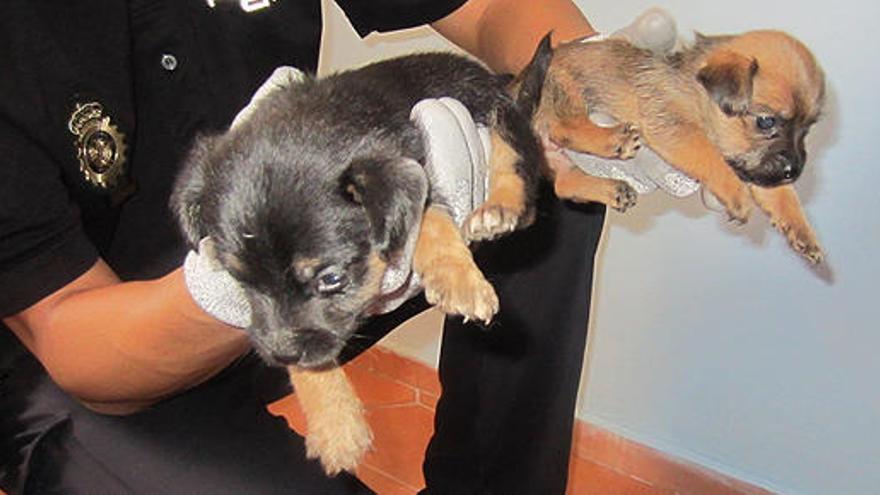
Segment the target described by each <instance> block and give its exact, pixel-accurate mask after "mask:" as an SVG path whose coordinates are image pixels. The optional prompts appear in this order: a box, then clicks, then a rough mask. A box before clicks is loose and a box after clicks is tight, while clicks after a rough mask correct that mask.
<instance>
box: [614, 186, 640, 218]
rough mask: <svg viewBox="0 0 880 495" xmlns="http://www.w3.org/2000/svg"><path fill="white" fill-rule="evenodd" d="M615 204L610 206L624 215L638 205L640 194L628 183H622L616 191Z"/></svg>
mask: <svg viewBox="0 0 880 495" xmlns="http://www.w3.org/2000/svg"><path fill="white" fill-rule="evenodd" d="M614 191H615V195H614V202H613V203H612V204H611V205H610V206H611V207H612V208H614V209H615V210H617V211H619V212H621V213H624V212H625V211H626V210H628V209H630V208H632V207H633V206H635V205H636V202H637V201H638V197H639V193H638V192H636V190H635V189H633V188H632V187H631V186H630V185H629V184H627V183H626V182H620V183H619V184H617V186H616V187H615V189H614Z"/></svg>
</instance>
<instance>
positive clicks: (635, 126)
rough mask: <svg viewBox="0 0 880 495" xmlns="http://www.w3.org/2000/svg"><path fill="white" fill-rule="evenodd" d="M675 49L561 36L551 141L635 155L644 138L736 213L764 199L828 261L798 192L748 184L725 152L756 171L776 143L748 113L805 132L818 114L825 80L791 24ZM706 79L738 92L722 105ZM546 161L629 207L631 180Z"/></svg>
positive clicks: (548, 101)
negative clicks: (598, 119)
mask: <svg viewBox="0 0 880 495" xmlns="http://www.w3.org/2000/svg"><path fill="white" fill-rule="evenodd" d="M672 57H673V58H670V59H665V58H662V57H658V56H655V55H653V54H651V53H650V52H648V51H646V50H640V49H637V48H635V47H633V46H631V45H629V44H628V43H626V42H625V41H623V40H615V39H611V40H606V41H602V42H597V43H578V42H573V43H568V44H563V45H560V46H559V47H558V48H557V49H556V51H555V52H554V54H553V60H552V63H551V65H550V69H549V71H548V75H547V79H546V81H545V84H544V91H543V93H542V97H541V104H540V106H539V108H538V111H537V114H536V117H535V125H536V129H537V131H538V133H539V134H540V135H541V136H542V137H543V138H544V139H545V143H546V144H548V145H549V147H550V148H552V147H554V146H561V147H565V148H569V149H573V150H575V151H579V152H584V153H591V154H594V155H597V156H601V157H606V158H619V159H626V158H629V157H631V156H633V155H634V152H632V151H633V149H638V142H639V141H642V142H644V143H645V144H646V145H647V146H649V147H650V148H651V149H653V150H654V151H655V152H656V153H657V154H658V155H660V157H662V158H663V159H664V160H665V161H667V162H668V163H669V164H670V165H672V166H674V167H676V168H678V169H679V170H681V171H683V172H684V173H685V174H687V175H688V176H690V177H692V178H694V179H696V180H698V181H700V182H701V183H702V184H703V185H704V187H706V188H707V189H708V190H709V191H710V192H712V193H713V194H714V195H715V196H716V197H717V198H718V199H719V200H720V201H721V203H722V204H723V205H724V206H725V208H726V209H727V211H728V213H729V215H730V217H731V218H732V219H735V220H738V221H741V222H744V221H746V220H747V219H748V217H749V215H750V213H751V210H752V206H753V205H754V204H755V203H757V204H759V205H760V206H761V208H762V210H764V211H765V212H767V213H768V214H769V215H770V216H771V219H772V220H773V223H774V225H776V226H777V228H779V229H780V231H782V232H783V233H784V234H785V235H786V236H787V237H788V239H789V241H790V243H791V245H792V246H793V247H794V248H795V249H796V250H797V251H798V252H799V253H801V254H803V255H804V256H805V257H806V258H807V259H808V260H810V261H811V262H814V263H816V262H819V261H821V260H822V254H821V248H819V246H818V243H817V242H816V239H815V234H814V233H813V231H812V229H811V228H810V226H809V224H808V223H807V221H806V219H805V216H804V214H803V211H802V210H801V207H800V203H799V201H798V199H797V195H796V193H795V192H794V190H793V189H792V188H790V187H788V186H785V187H783V188H781V189H784V190H781V191H777V190H776V189H780V188H774V189H764V190H760V189H762V188H760V187H756V186H754V185H752V184H749V185H747V184H746V183H745V182H743V181H742V180H741V179H740V178H739V177H738V176H737V174H736V173H735V172H734V170H733V169H732V168H731V166H730V165H729V164H728V161H727V160H726V158H725V157H728V156H736V157H738V158H741V166H742V167H743V168H744V169H746V170H754V169H755V168H756V167H758V166H759V165H760V164H761V158H762V157H763V156H764V154H765V153H769V152H770V149H769V147H770V144H769V141H768V140H767V139H766V138H764V136H760V135H757V134H756V132H755V130H754V129H753V128H752V127H750V126H749V122H750V121H749V120H748V118H754V117H753V114H752V113H750V112H753V111H756V112H759V111H767V112H770V111H772V113H773V114H774V115H779V116H782V117H783V118H785V119H794V120H795V121H796V123H797V125H802V126H803V127H804V129H806V128H808V127H809V125H811V124H812V123H813V122H814V121H815V120H816V118H817V116H818V113H819V111H820V107H821V104H822V101H823V96H824V77H823V74H822V71H821V69H820V68H819V66H818V64H817V63H816V61H815V59H814V58H813V56H812V54H810V52H809V50H808V49H807V48H806V47H804V46H803V45H802V44H801V43H800V42H798V41H797V40H795V39H794V38H792V37H791V36H789V35H787V34H785V33H782V32H778V31H753V32H749V33H744V34H742V35H738V36H723V37H714V38H713V37H701V38H700V41H699V42H698V43H697V44H696V45H695V46H694V47H692V48H690V49H687V50H685V51H684V52H682V53H680V54H677V55H674V56H672ZM705 80H709V81H722V82H727V81H731V82H733V83H735V84H731V85H730V86H729V87H730V88H735V89H734V90H732V91H730V94H729V95H726V97H725V98H724V100H723V105H722V104H721V103H720V102H716V100H714V99H713V97H712V95H710V94H709V91H707V89H706V88H704V87H703V85H701V83H700V81H705ZM592 112H598V113H605V114H608V115H611V116H613V117H614V118H615V119H616V120H617V121H618V122H620V124H619V125H617V126H614V127H610V128H605V127H599V126H597V125H595V124H594V123H593V122H592V121H591V120H590V118H589V114H590V113H592ZM804 132H806V131H805V130H804ZM634 135H635V136H634ZM548 163H549V164H550V168H551V170H550V171H549V173H550V176H551V179H553V180H554V181H555V186H556V191H557V195H559V196H560V197H563V198H567V199H573V200H576V201H602V202H604V203H607V204H609V205H611V206H614V207H619V206H620V205H619V201H617V200H616V198H619V197H620V195H619V194H615V193H614V191H615V190H617V189H619V188H620V187H622V186H621V183H620V182H619V181H613V180H594V178H578V177H576V175H577V174H578V173H580V172H579V171H578V170H577V169H575V168H574V166H573V164H572V163H571V162H570V160H567V159H554V160H548ZM626 187H628V186H626ZM750 190H751V192H750Z"/></svg>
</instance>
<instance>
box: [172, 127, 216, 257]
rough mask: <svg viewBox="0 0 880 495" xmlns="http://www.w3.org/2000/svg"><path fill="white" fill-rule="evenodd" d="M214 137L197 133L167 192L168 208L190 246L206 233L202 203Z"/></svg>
mask: <svg viewBox="0 0 880 495" xmlns="http://www.w3.org/2000/svg"><path fill="white" fill-rule="evenodd" d="M215 140H216V138H213V137H206V136H200V137H197V138H196V140H195V142H194V143H193V147H192V149H191V150H190V152H189V155H188V156H187V157H186V159H185V160H184V163H183V167H182V168H181V170H180V173H179V174H178V176H177V180H176V181H175V183H174V190H173V191H172V193H171V200H170V206H171V211H172V212H173V213H174V216H175V217H176V218H177V223H178V224H179V225H180V229H181V231H182V232H183V235H184V238H185V239H186V241H187V243H188V244H189V246H190V247H191V248H195V247H196V246H198V244H199V241H200V240H201V239H202V238H203V237H205V236H206V235H207V231H206V228H205V225H204V221H203V216H202V203H203V200H204V197H205V189H206V187H207V186H208V167H209V163H210V161H209V158H208V157H209V154H210V153H209V150H210V149H211V147H212V145H213V143H214V141H215Z"/></svg>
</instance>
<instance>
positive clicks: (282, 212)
mask: <svg viewBox="0 0 880 495" xmlns="http://www.w3.org/2000/svg"><path fill="white" fill-rule="evenodd" d="M541 80H542V79H541V78H540V77H539V78H538V79H536V81H538V83H540V81H541ZM507 82H508V79H507V78H504V77H500V76H496V75H494V74H492V73H490V72H489V71H488V70H486V69H485V68H484V67H483V66H481V65H479V64H477V63H476V62H473V61H471V60H468V59H466V58H464V57H460V56H456V55H452V54H443V53H434V54H419V55H412V56H407V57H402V58H397V59H392V60H389V61H384V62H380V63H376V64H372V65H368V66H366V67H363V68H361V69H358V70H353V71H349V72H344V73H340V74H337V75H332V76H329V77H326V78H322V79H309V80H307V81H305V82H298V83H295V84H290V85H289V86H288V87H284V88H281V89H279V90H276V91H274V92H272V93H271V94H270V95H269V96H267V97H266V98H265V99H264V100H262V101H260V102H259V105H258V106H257V107H256V108H255V109H254V110H253V112H252V114H251V117H250V118H249V119H248V120H247V121H246V122H245V123H244V124H242V125H241V126H236V127H234V128H232V129H231V130H230V131H228V132H226V133H224V134H222V135H219V136H215V137H208V138H203V139H201V140H199V141H198V143H197V144H196V146H195V148H194V151H193V152H192V154H191V156H190V158H189V160H188V161H187V163H186V164H185V167H184V170H183V172H182V174H181V176H180V178H179V180H178V182H177V184H176V189H175V192H174V195H173V198H172V207H173V209H174V210H175V212H176V213H177V216H178V218H179V220H180V223H181V225H182V227H183V231H184V233H185V235H186V237H187V238H188V240H189V242H190V243H191V244H192V245H193V246H196V245H197V243H198V242H199V240H200V239H202V238H205V237H210V239H211V240H212V242H213V246H214V251H215V254H216V257H217V259H218V260H219V262H220V264H221V265H222V266H223V267H224V268H225V269H226V270H228V271H229V273H230V274H232V276H233V277H234V278H235V279H237V280H238V281H239V282H240V284H241V286H242V287H243V288H244V290H245V292H246V293H247V297H248V300H249V303H250V306H251V313H252V316H251V326H250V327H249V328H248V329H247V330H248V332H249V334H250V336H251V337H252V340H253V342H254V346H255V347H256V349H257V350H258V351H259V352H260V354H261V355H262V356H263V357H264V358H265V360H266V361H267V362H268V363H270V364H273V365H285V366H288V367H289V369H290V371H291V378H292V380H293V382H294V386H295V388H296V391H297V396H298V397H299V401H300V403H301V405H302V406H303V409H304V410H305V413H306V417H307V421H308V428H309V432H308V438H307V446H308V448H309V454H310V456H312V457H320V458H321V460H322V462H323V464H324V467H325V469H326V470H327V471H328V472H329V473H334V472H337V471H339V470H341V469H353V468H354V467H355V465H356V463H357V461H358V459H359V458H360V456H361V455H362V454H363V452H364V449H366V448H367V447H368V446H369V443H370V438H371V437H370V432H369V428H368V427H367V426H366V423H365V422H364V421H363V418H362V411H361V406H360V402H359V401H358V400H357V397H356V396H355V395H354V393H353V392H352V390H351V387H350V385H349V384H348V382H347V380H346V379H345V376H344V374H343V372H342V371H341V370H340V369H338V368H335V367H334V364H335V361H334V360H335V358H336V357H337V354H338V353H339V351H340V350H341V349H342V347H343V345H344V343H345V342H346V340H347V339H348V338H349V337H350V336H351V335H352V334H353V333H354V332H355V331H356V330H357V329H358V327H359V325H361V324H362V323H363V322H364V320H365V318H366V317H368V316H370V315H371V314H372V312H373V309H374V308H375V306H376V304H377V302H378V301H379V300H380V299H381V298H382V297H384V294H383V290H384V289H383V288H382V287H381V285H382V279H383V275H384V274H385V273H386V271H387V270H388V269H389V268H390V267H391V266H393V265H395V264H399V263H401V262H405V263H409V259H408V258H407V256H406V255H405V253H403V251H404V250H405V248H406V244H407V242H408V240H409V239H410V238H411V236H413V235H415V233H418V238H417V242H416V244H415V248H414V253H413V255H412V267H413V269H414V271H415V273H417V274H418V275H419V276H420V277H421V283H422V285H423V286H424V288H425V292H426V296H427V298H428V300H429V302H431V303H433V304H436V305H437V306H438V307H439V308H440V309H441V310H443V311H444V312H447V313H451V314H459V315H463V316H465V317H467V318H471V319H475V320H484V321H488V320H489V319H491V317H492V316H493V315H494V313H495V312H496V311H497V309H498V300H497V297H496V295H495V292H494V289H493V288H492V286H491V285H490V284H489V283H488V282H487V281H486V279H485V278H484V276H483V275H482V273H481V272H480V270H479V269H478V268H477V266H476V264H475V263H474V261H473V258H472V256H471V253H470V250H469V248H468V246H467V241H469V240H471V239H480V240H483V239H491V238H493V237H495V236H498V235H501V234H504V233H506V232H509V231H511V230H513V229H515V228H517V227H520V226H523V225H525V224H527V223H528V222H529V221H530V220H529V219H530V218H532V216H533V212H532V209H533V206H532V204H533V196H534V190H535V186H536V182H537V175H538V174H539V170H540V163H538V162H540V161H542V160H543V150H542V147H541V143H540V140H539V138H538V137H537V136H536V135H535V134H534V133H533V131H532V128H531V122H530V117H531V116H530V115H526V114H523V113H522V112H520V110H519V109H518V106H517V102H516V101H515V99H514V98H513V97H512V96H511V95H509V94H508V90H507V87H506V83H507ZM526 86H528V84H527V85H526ZM529 94H534V95H538V94H540V90H539V88H534V87H532V91H530V93H529ZM441 97H452V98H455V99H457V100H458V101H460V102H461V103H463V104H464V105H465V107H466V108H467V109H468V110H469V111H470V113H471V114H472V116H473V119H474V121H475V122H476V123H477V124H481V125H485V126H488V127H489V128H490V130H491V131H490V132H491V140H492V145H493V146H492V154H491V157H490V159H489V184H488V195H487V198H488V199H487V200H486V202H485V203H484V204H483V205H482V206H481V207H480V208H479V209H478V210H477V211H475V212H473V213H472V214H471V216H470V217H469V218H468V220H467V221H466V222H465V225H464V226H463V227H459V226H458V225H456V224H455V223H454V222H453V220H452V218H451V216H450V214H449V212H448V210H447V208H446V201H445V198H443V197H442V196H440V195H438V194H437V193H436V192H435V191H434V190H433V189H432V187H431V185H430V184H428V183H427V178H426V174H425V173H424V172H423V170H422V167H423V166H424V164H425V158H426V149H425V143H424V140H423V136H422V135H421V131H420V130H419V128H417V127H416V125H415V124H414V123H413V122H412V121H411V120H410V110H411V109H412V108H413V106H414V105H415V104H416V103H417V102H419V101H420V100H423V99H426V98H441ZM534 106H535V105H534V104H533V105H532V107H534ZM453 165H454V164H453ZM398 268H399V267H398Z"/></svg>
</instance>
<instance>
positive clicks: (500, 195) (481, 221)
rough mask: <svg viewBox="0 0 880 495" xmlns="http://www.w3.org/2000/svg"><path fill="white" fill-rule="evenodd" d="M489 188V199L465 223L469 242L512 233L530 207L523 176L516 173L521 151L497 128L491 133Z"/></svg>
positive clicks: (465, 231) (466, 236) (465, 233)
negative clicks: (527, 201)
mask: <svg viewBox="0 0 880 495" xmlns="http://www.w3.org/2000/svg"><path fill="white" fill-rule="evenodd" d="M490 139H491V143H492V154H491V156H490V159H489V191H488V194H487V195H486V196H487V197H486V201H485V203H483V204H482V205H480V207H479V208H477V209H476V210H475V211H474V212H473V213H471V214H470V216H469V217H468V219H467V220H466V221H465V223H464V227H463V229H464V235H465V238H466V239H467V240H469V241H474V240H486V239H494V238H496V237H498V236H499V235H502V234H506V233H508V232H512V231H513V230H515V229H516V228H517V226H518V225H520V223H521V217H522V215H523V214H524V213H525V210H526V193H525V183H524V181H523V178H522V177H521V176H520V175H519V174H518V173H517V172H516V161H517V160H518V159H519V158H520V157H519V155H518V154H517V152H516V151H515V150H514V149H513V148H512V147H511V146H510V145H509V144H508V143H507V142H506V141H504V139H503V138H502V137H501V136H500V135H499V134H498V133H497V132H495V131H493V132H492V134H491V136H490Z"/></svg>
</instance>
